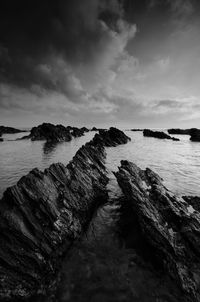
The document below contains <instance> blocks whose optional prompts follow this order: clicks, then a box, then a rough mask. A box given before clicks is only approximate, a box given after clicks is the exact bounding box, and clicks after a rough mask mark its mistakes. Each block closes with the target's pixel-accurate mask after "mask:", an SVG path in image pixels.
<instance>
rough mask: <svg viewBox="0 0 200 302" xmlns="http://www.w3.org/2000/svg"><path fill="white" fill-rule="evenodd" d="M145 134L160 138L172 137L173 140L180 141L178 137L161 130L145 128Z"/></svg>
mask: <svg viewBox="0 0 200 302" xmlns="http://www.w3.org/2000/svg"><path fill="white" fill-rule="evenodd" d="M143 135H144V136H147V137H155V138H159V139H171V140H173V141H179V139H178V138H175V137H171V136H169V135H168V134H166V133H164V132H161V131H152V130H149V129H144V131H143Z"/></svg>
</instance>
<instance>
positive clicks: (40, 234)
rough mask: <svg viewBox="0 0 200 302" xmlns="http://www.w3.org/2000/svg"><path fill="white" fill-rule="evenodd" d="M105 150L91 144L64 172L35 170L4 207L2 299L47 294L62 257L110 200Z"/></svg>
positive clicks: (0, 219) (58, 167)
mask: <svg viewBox="0 0 200 302" xmlns="http://www.w3.org/2000/svg"><path fill="white" fill-rule="evenodd" d="M104 159H105V150H104V148H103V147H102V146H100V145H98V146H97V145H94V144H93V143H92V142H90V143H87V144H86V145H85V146H83V147H82V148H81V149H79V151H78V152H77V153H76V155H75V156H74V158H73V160H72V161H71V162H70V163H69V164H68V165H67V167H65V166H64V165H62V164H59V163H58V164H53V165H51V166H50V167H49V168H48V169H46V170H45V171H44V172H41V171H39V170H38V169H34V170H32V171H31V172H30V173H29V174H28V175H27V176H25V177H22V178H21V179H20V181H19V182H18V183H17V185H15V186H13V187H11V188H8V189H7V190H6V191H5V193H4V196H3V198H2V200H1V202H0V239H1V248H0V298H1V299H3V298H4V299H6V298H7V299H12V298H13V299H17V298H20V297H29V296H32V295H33V294H36V293H38V292H42V293H45V292H46V290H47V291H48V288H49V287H50V286H52V282H53V280H54V278H55V276H56V273H57V271H58V269H59V265H60V262H61V259H62V255H63V253H64V252H66V251H67V250H68V249H69V248H70V246H71V245H72V243H73V241H74V240H75V239H77V238H79V236H80V235H81V233H82V232H83V231H84V228H85V227H86V226H87V224H88V222H89V221H90V219H91V215H92V212H93V211H94V209H95V208H96V207H97V206H98V204H99V203H101V202H104V200H105V199H106V197H107V194H106V189H105V186H106V183H107V181H108V179H107V176H106V174H107V173H106V169H105V166H104Z"/></svg>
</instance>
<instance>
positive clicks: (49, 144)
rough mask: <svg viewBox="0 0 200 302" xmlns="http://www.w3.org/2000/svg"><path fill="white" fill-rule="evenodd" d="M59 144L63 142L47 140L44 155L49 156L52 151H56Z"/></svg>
mask: <svg viewBox="0 0 200 302" xmlns="http://www.w3.org/2000/svg"><path fill="white" fill-rule="evenodd" d="M58 144H62V143H61V142H45V143H44V145H43V154H44V156H47V157H49V156H48V155H51V153H54V152H55V151H56V148H57V146H58Z"/></svg>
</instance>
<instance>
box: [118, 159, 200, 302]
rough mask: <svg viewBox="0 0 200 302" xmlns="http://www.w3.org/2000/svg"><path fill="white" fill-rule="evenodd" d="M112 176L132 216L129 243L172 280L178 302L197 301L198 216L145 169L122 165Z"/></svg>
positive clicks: (199, 266)
mask: <svg viewBox="0 0 200 302" xmlns="http://www.w3.org/2000/svg"><path fill="white" fill-rule="evenodd" d="M115 175H116V177H117V181H118V183H119V185H120V187H121V189H122V191H123V194H124V196H125V200H124V202H126V203H127V205H128V206H129V207H130V210H132V212H133V218H132V221H134V228H133V229H132V234H133V241H134V240H135V238H134V237H135V236H137V238H139V239H138V241H139V242H140V246H141V247H142V250H143V252H145V251H146V254H147V255H148V259H149V260H150V261H151V262H152V263H154V264H155V266H156V267H157V268H159V270H160V269H161V270H162V271H163V273H167V274H168V275H169V276H170V278H171V279H172V280H174V282H175V283H176V284H177V286H178V287H179V288H180V289H181V291H182V293H183V297H184V299H181V301H191V302H198V301H200V277H199V276H200V213H199V212H198V211H197V210H195V209H194V208H193V207H192V206H191V202H190V203H188V200H187V198H184V199H183V198H181V197H176V196H175V195H174V194H172V193H171V192H170V191H169V190H167V188H166V187H165V186H164V185H163V183H162V179H161V178H160V177H159V176H158V175H157V174H156V173H154V172H153V171H152V170H150V169H148V168H147V169H146V170H141V169H140V168H138V167H137V166H136V165H135V164H133V163H131V162H128V161H122V162H121V167H120V168H119V171H118V172H116V173H115ZM130 212H131V211H130ZM173 301H174V300H173ZM177 301H179V300H177Z"/></svg>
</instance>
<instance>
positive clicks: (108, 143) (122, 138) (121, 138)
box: [93, 127, 131, 147]
mask: <svg viewBox="0 0 200 302" xmlns="http://www.w3.org/2000/svg"><path fill="white" fill-rule="evenodd" d="M99 134H100V135H98V134H96V135H95V137H94V139H93V141H94V143H95V144H102V145H103V146H105V147H115V146H118V145H122V144H127V143H128V142H129V141H130V140H131V139H130V137H128V136H127V135H126V134H125V133H124V132H123V131H121V130H119V129H117V128H114V127H111V128H110V129H109V130H108V131H106V130H100V131H99Z"/></svg>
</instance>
